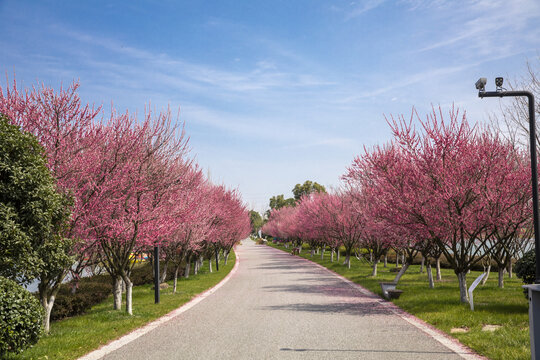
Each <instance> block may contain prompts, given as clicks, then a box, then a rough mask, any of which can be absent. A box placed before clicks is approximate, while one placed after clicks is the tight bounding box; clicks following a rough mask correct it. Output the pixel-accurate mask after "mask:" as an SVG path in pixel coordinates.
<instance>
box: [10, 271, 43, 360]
mask: <svg viewBox="0 0 540 360" xmlns="http://www.w3.org/2000/svg"><path fill="white" fill-rule="evenodd" d="M43 314H44V312H43V308H42V307H41V305H40V304H39V301H38V300H37V299H36V298H35V297H34V296H33V295H32V294H31V293H30V292H29V291H27V290H26V289H24V288H23V287H22V286H20V285H18V284H17V283H15V282H14V281H12V280H9V279H6V278H4V277H1V276H0V355H2V357H3V355H6V354H8V353H12V354H15V353H19V352H21V351H22V350H24V349H26V348H27V347H29V346H31V345H33V344H35V343H37V341H38V340H39V338H40V337H41V334H42V322H43Z"/></svg>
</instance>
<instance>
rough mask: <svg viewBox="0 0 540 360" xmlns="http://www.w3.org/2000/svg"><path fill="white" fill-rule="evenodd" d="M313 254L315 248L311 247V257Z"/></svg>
mask: <svg viewBox="0 0 540 360" xmlns="http://www.w3.org/2000/svg"><path fill="white" fill-rule="evenodd" d="M313 255H315V249H314V248H311V257H313Z"/></svg>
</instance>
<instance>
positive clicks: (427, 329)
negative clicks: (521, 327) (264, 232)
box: [268, 246, 489, 360]
mask: <svg viewBox="0 0 540 360" xmlns="http://www.w3.org/2000/svg"><path fill="white" fill-rule="evenodd" d="M268 247H269V248H272V249H275V250H277V251H281V252H285V253H287V251H285V250H282V249H278V248H275V247H273V246H268ZM297 258H300V259H302V260H305V261H308V262H310V263H312V264H314V265H317V266H318V267H320V268H322V269H325V270H326V271H328V272H330V273H331V274H332V275H334V276H336V277H338V278H339V279H341V280H343V281H344V282H346V283H347V284H348V285H349V286H351V287H353V288H354V289H356V290H358V291H359V292H361V293H362V294H364V295H366V296H370V297H373V298H376V299H377V301H378V302H379V303H380V304H381V305H382V306H385V307H387V308H388V310H390V311H391V312H393V313H394V314H396V315H397V316H399V317H400V318H402V319H403V320H405V321H407V322H408V323H409V324H411V325H413V326H414V327H416V328H417V329H419V330H420V331H422V332H424V333H425V334H427V335H429V336H430V337H431V338H433V339H435V340H437V341H438V342H439V343H441V344H442V345H443V346H445V347H447V348H448V349H450V350H452V351H453V352H455V353H456V354H458V355H459V356H461V357H462V358H464V359H467V360H489V358H487V357H485V356H483V355H480V354H478V353H477V352H476V351H474V350H473V349H471V348H470V347H468V346H467V345H464V344H462V343H461V342H460V341H459V340H458V339H456V338H454V337H452V336H450V335H448V334H447V333H445V332H444V331H442V330H440V329H437V328H436V327H435V326H433V325H431V324H429V323H427V322H425V321H424V320H422V319H420V318H418V317H416V316H414V315H412V314H410V313H408V312H407V311H405V310H403V309H402V308H400V307H399V306H397V305H396V304H394V303H393V302H391V301H387V300H385V299H383V298H381V297H380V296H379V295H378V294H376V293H374V292H372V291H371V290H368V289H366V288H365V287H363V286H362V285H360V284H357V283H355V282H354V281H352V280H350V279H347V278H346V277H345V276H343V275H341V274H338V273H337V272H335V271H333V270H331V269H329V268H327V267H326V266H323V265H321V264H319V263H316V262H314V261H311V260H309V259H306V258H304V257H302V256H297Z"/></svg>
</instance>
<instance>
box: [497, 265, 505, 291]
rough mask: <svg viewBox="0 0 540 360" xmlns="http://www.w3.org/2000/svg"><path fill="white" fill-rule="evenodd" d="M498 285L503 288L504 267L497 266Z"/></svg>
mask: <svg viewBox="0 0 540 360" xmlns="http://www.w3.org/2000/svg"><path fill="white" fill-rule="evenodd" d="M498 285H499V287H500V288H501V289H502V288H504V268H503V267H500V268H499V284H498Z"/></svg>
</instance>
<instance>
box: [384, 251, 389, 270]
mask: <svg viewBox="0 0 540 360" xmlns="http://www.w3.org/2000/svg"><path fill="white" fill-rule="evenodd" d="M387 266H388V254H384V267H387Z"/></svg>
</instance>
